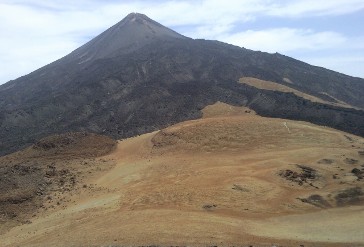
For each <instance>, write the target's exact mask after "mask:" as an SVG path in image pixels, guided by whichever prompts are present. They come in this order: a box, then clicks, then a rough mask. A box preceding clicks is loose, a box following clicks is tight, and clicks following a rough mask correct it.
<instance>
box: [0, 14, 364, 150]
mask: <svg viewBox="0 0 364 247" xmlns="http://www.w3.org/2000/svg"><path fill="white" fill-rule="evenodd" d="M243 77H250V78H256V79H259V80H264V81H270V82H273V83H277V84H280V85H284V86H286V87H289V88H291V90H296V91H298V92H301V93H302V94H304V95H310V96H311V97H315V98H316V99H320V100H318V101H311V100H309V99H307V98H305V97H301V96H299V95H298V94H294V93H291V92H282V91H274V90H265V89H262V88H258V87H254V86H251V85H248V84H246V83H239V79H240V78H243ZM363 94H364V80H363V79H360V78H354V77H350V76H346V75H343V74H340V73H337V72H334V71H330V70H326V69H324V68H319V67H315V66H311V65H309V64H306V63H303V62H300V61H297V60H295V59H293V58H289V57H287V56H284V55H281V54H277V53H276V54H268V53H264V52H256V51H252V50H248V49H245V48H240V47H236V46H232V45H229V44H225V43H221V42H218V41H210V40H194V39H191V38H187V37H185V36H182V35H180V34H178V33H176V32H174V31H173V30H171V29H168V28H166V27H164V26H162V25H161V24H159V23H157V22H155V21H153V20H151V19H149V18H148V17H146V16H145V15H142V14H130V15H128V16H127V17H126V18H124V19H123V20H122V21H120V22H119V23H117V24H116V25H114V26H113V27H111V28H109V29H108V30H106V31H105V32H103V33H102V34H100V35H99V36H97V37H96V38H94V39H93V40H91V41H90V42H88V43H87V44H85V45H83V46H81V47H80V48H79V49H77V50H75V51H74V52H72V53H71V54H69V55H67V56H65V57H63V58H61V59H59V60H57V61H55V62H54V63H51V64H49V65H47V66H45V67H43V68H40V69H39V70H36V71H34V72H32V73H30V74H29V75H25V76H23V77H20V78H18V79H16V80H14V81H10V82H8V83H6V84H4V85H1V86H0V155H4V154H8V153H11V152H14V151H16V150H19V149H21V148H24V147H27V146H29V145H31V144H32V143H34V142H36V141H38V140H39V139H41V138H43V137H46V136H49V135H52V134H61V133H64V132H79V131H81V132H82V131H87V132H93V133H99V134H103V135H107V136H110V137H112V138H116V139H120V138H126V137H132V136H135V135H138V134H143V133H147V132H151V131H155V130H158V129H161V128H164V127H167V126H170V125H172V124H175V123H178V122H181V121H185V120H191V119H197V118H199V117H201V116H202V115H201V111H200V110H201V109H203V108H204V107H206V106H207V105H210V104H213V103H215V102H216V101H221V102H224V103H227V104H230V105H234V106H246V107H249V108H251V109H252V110H254V111H256V112H257V113H258V114H259V115H261V116H266V117H277V118H287V119H292V120H302V121H309V122H312V123H315V124H319V125H323V126H330V127H333V128H336V129H339V130H343V131H346V132H349V133H352V134H355V135H359V136H364V111H363V110H360V109H363V108H364V98H363V97H362V95H363ZM327 102H329V103H327ZM348 106H349V107H348ZM350 107H353V108H350Z"/></svg>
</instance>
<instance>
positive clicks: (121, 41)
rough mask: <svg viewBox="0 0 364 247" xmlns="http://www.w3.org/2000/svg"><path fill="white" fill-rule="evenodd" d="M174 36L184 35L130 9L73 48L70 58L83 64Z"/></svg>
mask: <svg viewBox="0 0 364 247" xmlns="http://www.w3.org/2000/svg"><path fill="white" fill-rule="evenodd" d="M174 39H187V38H186V37H184V36H182V35H180V34H178V33H176V32H174V31H173V30H171V29H168V28H166V27H164V26H162V25H161V24H159V23H157V22H155V21H153V20H151V19H149V18H148V17H147V16H145V15H143V14H138V13H132V14H129V15H128V16H127V17H125V18H124V19H123V20H122V21H120V22H119V23H117V24H116V25H114V26H113V27H111V28H109V29H108V30H106V31H105V32H103V33H102V34H100V35H99V36H97V37H96V38H94V39H93V40H91V41H90V42H88V43H87V44H85V45H83V46H82V47H80V48H78V49H77V50H75V51H74V52H72V53H71V54H70V56H69V59H75V60H77V59H78V61H79V62H78V63H79V64H82V63H86V62H91V61H94V60H96V59H100V58H109V57H116V56H120V55H121V54H123V53H128V52H131V51H133V50H137V49H138V48H141V47H143V46H145V45H147V44H150V43H153V42H156V41H167V40H169V41H172V40H174Z"/></svg>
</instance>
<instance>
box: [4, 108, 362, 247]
mask: <svg viewBox="0 0 364 247" xmlns="http://www.w3.org/2000/svg"><path fill="white" fill-rule="evenodd" d="M215 107H216V108H215V109H216V114H214V110H213V109H214V108H211V107H210V109H209V110H208V111H207V113H205V114H204V116H205V118H203V119H199V120H194V121H187V122H183V123H180V124H177V125H174V126H171V127H169V128H167V129H164V130H162V131H157V132H153V133H149V134H145V135H141V136H138V137H134V138H129V139H126V140H122V141H119V143H118V146H117V149H116V150H115V151H114V152H113V153H111V154H110V155H107V156H105V157H103V159H104V160H108V161H109V162H113V164H114V165H113V166H110V168H109V169H103V170H102V171H100V172H99V173H95V174H94V175H93V176H90V177H89V178H88V180H87V181H84V183H86V184H87V188H85V189H83V190H80V191H79V192H78V193H73V194H69V199H70V200H69V203H68V204H66V205H65V207H63V208H61V209H55V210H49V211H48V212H44V213H43V214H42V215H40V216H37V217H35V218H33V219H32V220H31V223H29V224H24V225H21V226H17V227H14V228H12V229H10V230H9V231H8V232H7V233H5V234H4V235H2V236H0V238H1V243H0V246H101V245H103V246H109V245H112V246H118V245H123V246H124V245H153V244H154V245H164V246H165V245H174V246H176V245H180V246H181V245H193V246H207V245H221V246H232V245H239V246H249V245H252V246H273V245H276V246H300V245H304V246H364V234H363V223H362V219H363V216H364V205H363V201H362V200H361V199H362V197H361V195H359V196H357V197H355V196H354V197H355V198H354V199H353V200H351V201H350V200H349V202H348V203H346V204H345V205H341V207H338V203H339V202H338V199H337V198H338V195H339V194H340V192H341V191H344V190H346V189H348V188H359V189H363V188H364V186H363V184H364V182H363V180H358V179H357V177H355V176H354V175H353V174H352V173H351V172H350V171H351V170H352V169H353V168H354V167H358V168H360V167H361V165H363V164H364V156H363V155H360V154H359V153H358V151H361V150H364V140H363V138H359V137H356V136H353V135H349V134H346V133H344V132H340V131H336V130H333V129H330V128H326V127H319V126H316V125H313V124H309V123H305V122H296V121H289V120H284V119H271V118H263V117H259V116H256V115H255V114H254V113H253V112H248V110H247V109H235V110H236V111H237V114H231V112H230V113H229V114H221V113H222V112H227V110H226V109H230V110H231V109H232V110H231V111H235V110H234V109H233V108H230V107H229V106H227V105H223V104H217V105H215ZM224 109H225V110H226V111H225V110H224ZM238 113H239V114H238ZM300 164H301V165H305V166H308V167H310V168H312V169H314V170H315V174H316V177H315V178H314V179H311V180H309V181H304V182H303V183H302V184H301V185H300V184H299V183H298V182H297V181H295V180H287V178H286V177H283V176H281V175H280V174H281V173H282V171H286V170H292V171H297V172H300V168H299V167H298V166H297V165H300ZM334 176H335V179H334V178H333V177H334ZM310 195H320V196H321V197H322V198H323V199H324V200H325V203H326V204H325V203H324V204H318V206H317V205H316V206H315V205H314V204H315V203H316V202H313V203H307V202H304V201H303V200H301V199H304V198H308V197H309V196H310ZM346 199H347V198H345V200H346ZM349 199H350V198H349ZM322 205H324V206H322Z"/></svg>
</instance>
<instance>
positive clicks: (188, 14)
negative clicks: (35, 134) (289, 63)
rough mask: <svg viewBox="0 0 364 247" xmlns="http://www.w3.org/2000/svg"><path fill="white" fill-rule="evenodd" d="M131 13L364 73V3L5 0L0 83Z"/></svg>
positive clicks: (186, 31) (0, 13) (0, 11)
mask: <svg viewBox="0 0 364 247" xmlns="http://www.w3.org/2000/svg"><path fill="white" fill-rule="evenodd" d="M130 12H139V13H143V14H146V15H147V16H149V17H150V18H152V19H154V20H156V21H158V22H159V23H161V24H163V25H165V26H167V27H169V28H172V29H174V30H175V31H177V32H179V33H181V34H183V35H186V36H189V37H191V38H204V39H216V40H220V41H224V42H227V43H230V44H234V45H238V46H242V47H245V48H249V49H253V50H260V51H266V52H271V53H274V52H279V53H282V54H285V55H288V56H291V57H294V58H296V59H299V60H302V61H305V62H308V63H310V64H313V65H317V66H322V67H326V68H329V69H332V70H336V71H339V72H342V73H345V74H348V75H352V76H358V77H362V78H364V28H363V25H364V0H276V1H274V0H231V1H221V0H200V1H198V0H193V1H190V0H182V1H169V0H157V1H145V0H136V1H117V0H78V1H74V0H52V1H46V0H0V34H1V38H0V68H1V69H0V84H2V83H5V82H7V81H9V80H11V79H16V78H18V77H20V76H22V75H25V74H27V73H30V72H32V71H34V70H35V69H37V68H40V67H42V66H44V65H46V64H48V63H50V62H52V61H54V60H56V59H58V58H61V57H63V56H65V55H67V54H68V53H70V52H71V51H72V50H74V49H76V48H77V47H79V46H81V45H82V44H84V43H86V42H87V41H89V40H90V39H92V38H93V37H95V36H97V35H98V34H99V33H101V32H102V31H104V30H105V29H107V28H108V27H110V26H112V25H113V24H115V23H117V22H118V21H120V20H121V19H123V18H124V17H125V16H126V15H127V14H128V13H130Z"/></svg>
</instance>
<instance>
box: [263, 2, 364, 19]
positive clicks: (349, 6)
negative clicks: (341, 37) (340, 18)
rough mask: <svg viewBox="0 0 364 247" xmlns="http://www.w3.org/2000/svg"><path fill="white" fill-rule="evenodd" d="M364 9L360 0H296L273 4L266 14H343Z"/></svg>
mask: <svg viewBox="0 0 364 247" xmlns="http://www.w3.org/2000/svg"><path fill="white" fill-rule="evenodd" d="M361 9H364V2H363V1H362V0H330V1H326V0H296V1H282V2H281V3H280V4H273V5H272V6H271V8H269V10H268V14H270V15H274V16H282V17H296V18H297V17H306V18H307V17H312V16H329V15H343V14H348V13H353V12H357V11H360V10H361Z"/></svg>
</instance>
